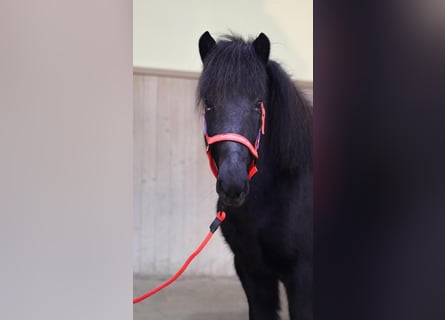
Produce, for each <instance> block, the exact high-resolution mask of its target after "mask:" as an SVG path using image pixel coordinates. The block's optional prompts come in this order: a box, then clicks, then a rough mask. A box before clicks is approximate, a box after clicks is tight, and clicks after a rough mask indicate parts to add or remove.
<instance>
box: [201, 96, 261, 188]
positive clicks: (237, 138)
mask: <svg viewBox="0 0 445 320" xmlns="http://www.w3.org/2000/svg"><path fill="white" fill-rule="evenodd" d="M265 120H266V109H265V108H264V103H263V102H262V101H261V128H260V129H259V130H258V136H257V137H256V140H255V146H253V145H252V144H251V143H250V141H249V139H247V138H246V137H245V136H242V135H240V134H238V133H233V132H228V133H220V134H216V135H214V136H211V137H209V136H208V134H207V125H206V122H205V118H204V137H205V141H206V147H207V148H206V152H207V157H208V158H209V165H210V169H211V170H212V172H213V175H214V176H215V177H216V178H218V167H217V166H216V163H215V159H213V156H212V153H211V152H210V145H211V144H214V143H216V142H221V141H234V142H238V143H240V144H242V145H244V146H245V147H246V148H247V149H249V151H250V153H251V154H252V156H253V160H252V162H251V163H250V167H249V174H248V178H249V180H250V179H252V177H253V176H254V174H255V173H257V172H258V169H257V167H256V165H255V162H256V159H258V148H259V146H260V137H261V135H262V134H263V135H264V124H265Z"/></svg>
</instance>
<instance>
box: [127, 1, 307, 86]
mask: <svg viewBox="0 0 445 320" xmlns="http://www.w3.org/2000/svg"><path fill="white" fill-rule="evenodd" d="M312 12H313V10H312V0H299V1H296V0H225V1H216V0H189V1H183V0H169V1H161V0H157V1H155V0H148V1H147V0H134V8H133V35H134V38H133V48H134V49H133V64H134V65H135V66H137V67H151V68H161V69H170V70H185V71H200V70H201V61H200V60H199V54H198V48H197V43H198V39H199V37H200V35H201V34H202V33H203V32H204V31H206V30H209V31H210V32H211V33H212V34H213V35H214V36H218V35H222V34H226V33H228V32H229V31H230V30H231V31H233V32H235V33H238V34H241V35H242V36H244V37H246V36H251V37H255V36H257V35H258V34H259V33H260V32H264V33H266V34H267V35H268V36H269V38H270V40H271V42H272V52H271V57H272V58H274V59H276V60H278V61H279V62H281V63H283V64H284V66H285V68H286V70H287V71H288V72H290V73H291V74H292V76H293V78H294V79H296V80H306V81H312V80H313V70H312V69H313V49H312V47H313V41H312V36H313V28H312V24H313V19H312V16H313V14H312Z"/></svg>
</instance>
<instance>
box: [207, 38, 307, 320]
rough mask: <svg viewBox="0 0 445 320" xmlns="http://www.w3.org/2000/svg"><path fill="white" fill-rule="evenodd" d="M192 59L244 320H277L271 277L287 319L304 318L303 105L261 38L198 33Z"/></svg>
mask: <svg viewBox="0 0 445 320" xmlns="http://www.w3.org/2000/svg"><path fill="white" fill-rule="evenodd" d="M199 53H200V55H201V59H202V61H203V71H202V74H201V77H200V80H199V87H198V95H199V97H198V100H199V104H200V106H202V108H203V112H204V113H205V115H204V117H205V122H206V142H207V147H208V154H209V159H210V164H211V167H213V171H214V173H215V175H216V176H217V183H216V191H217V193H218V195H219V200H218V204H217V206H218V210H224V211H225V212H226V213H227V218H226V220H225V221H224V222H223V224H222V225H221V229H222V232H223V235H224V237H225V239H226V241H227V243H228V244H229V246H230V248H231V250H232V251H233V253H234V258H235V268H236V272H237V274H238V276H239V279H240V281H241V283H242V286H243V288H244V291H245V293H246V296H247V300H248V303H249V316H250V319H251V320H258V319H268V320H271V319H278V318H279V315H278V310H279V308H280V302H279V286H278V285H279V281H281V282H282V283H283V284H284V286H285V288H286V293H287V297H288V304H289V314H290V318H291V319H292V320H294V319H299V320H300V319H312V318H313V311H312V297H313V288H312V283H313V279H312V267H313V262H312V251H313V250H312V242H313V241H312V234H313V232H312V109H311V107H310V105H309V103H308V102H307V101H306V100H305V98H304V97H303V95H302V94H301V92H299V90H298V89H297V88H296V87H295V85H294V83H293V82H292V81H291V79H290V77H289V76H288V75H287V74H286V72H285V71H284V70H283V69H282V68H281V67H280V65H279V64H278V63H277V62H275V61H272V60H270V59H269V53H270V42H269V39H268V38H267V36H266V35H264V34H263V33H261V34H260V35H259V36H258V37H257V38H256V39H255V40H253V41H248V42H245V41H244V40H242V39H241V38H238V37H235V36H226V37H224V38H223V39H221V40H219V41H218V42H216V41H215V40H214V39H213V38H212V36H211V35H210V34H209V33H208V32H205V33H204V34H203V35H202V36H201V38H200V39H199ZM264 116H265V120H264ZM262 126H264V135H263V134H262V133H261V131H262V130H261V127H262ZM224 134H225V135H224ZM260 136H261V142H260V141H259V138H260ZM212 138H213V140H212ZM258 145H259V146H258ZM255 151H257V152H258V154H255ZM255 167H257V168H258V170H259V171H258V173H257V174H256V175H253V174H254V173H255ZM250 178H251V180H250Z"/></svg>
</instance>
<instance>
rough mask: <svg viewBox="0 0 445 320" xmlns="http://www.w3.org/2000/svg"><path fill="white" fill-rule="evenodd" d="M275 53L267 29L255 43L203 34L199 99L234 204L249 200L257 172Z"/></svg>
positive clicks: (215, 165)
mask: <svg viewBox="0 0 445 320" xmlns="http://www.w3.org/2000/svg"><path fill="white" fill-rule="evenodd" d="M269 52H270V42H269V39H268V38H267V36H266V35H264V34H263V33H261V34H260V35H259V36H258V37H257V38H256V39H255V40H253V41H251V42H244V41H242V40H240V39H238V38H231V37H228V38H227V39H223V40H220V41H218V42H216V41H215V40H214V39H213V38H212V36H211V35H210V34H209V33H208V32H205V33H204V34H203V35H202V36H201V38H200V39H199V53H200V55H201V59H202V62H203V71H202V74H201V77H200V80H199V100H200V102H201V105H202V107H203V111H204V118H205V137H206V143H207V148H208V155H209V159H210V162H211V163H210V165H211V167H212V170H213V172H214V174H215V176H216V177H217V183H216V191H217V193H218V195H219V199H220V201H221V202H222V204H223V205H225V206H228V207H238V206H241V205H242V204H243V203H244V201H245V199H246V196H247V194H248V192H249V179H250V178H251V177H252V176H253V174H254V173H255V172H256V166H255V161H256V158H258V153H257V151H258V145H259V140H260V136H261V134H264V125H265V120H264V119H265V108H264V105H265V104H266V103H267V101H266V100H267V94H268V90H267V86H268V82H267V71H266V65H267V62H268V59H269Z"/></svg>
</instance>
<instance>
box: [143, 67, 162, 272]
mask: <svg viewBox="0 0 445 320" xmlns="http://www.w3.org/2000/svg"><path fill="white" fill-rule="evenodd" d="M143 84H144V95H143V99H144V109H143V131H142V132H143V139H142V143H143V158H142V165H143V169H142V177H141V181H140V182H141V188H142V199H141V202H142V227H141V240H140V243H141V250H140V252H141V257H140V273H142V274H153V273H155V261H156V247H157V238H156V236H157V234H156V232H155V231H156V225H155V224H154V220H155V217H156V214H157V209H158V208H157V207H156V189H157V179H158V176H157V171H156V162H157V158H156V145H157V138H158V135H157V132H156V122H157V121H156V109H157V96H158V79H157V78H156V77H149V76H148V77H147V76H145V77H144V81H143Z"/></svg>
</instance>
